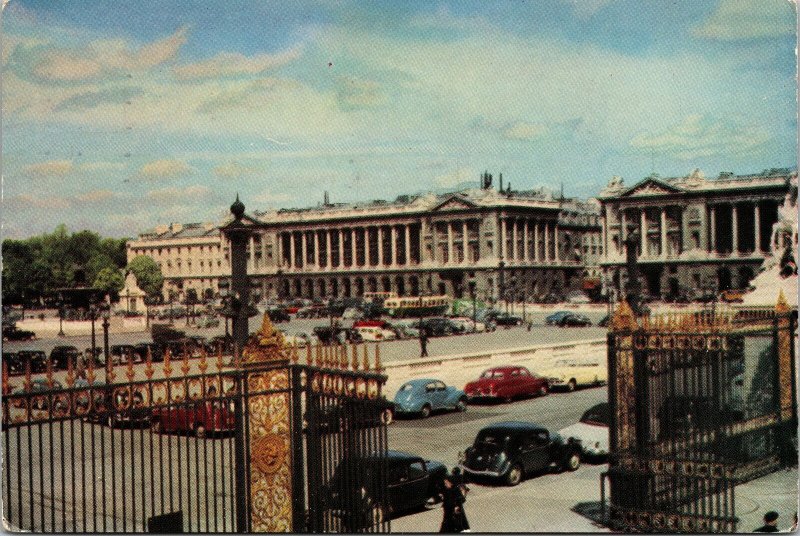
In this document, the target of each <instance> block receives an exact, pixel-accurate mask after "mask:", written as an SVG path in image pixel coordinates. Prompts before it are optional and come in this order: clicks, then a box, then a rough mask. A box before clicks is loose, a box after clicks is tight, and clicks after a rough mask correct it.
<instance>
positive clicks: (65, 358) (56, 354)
mask: <svg viewBox="0 0 800 536" xmlns="http://www.w3.org/2000/svg"><path fill="white" fill-rule="evenodd" d="M79 355H80V352H79V351H78V349H77V348H76V347H74V346H56V347H55V348H53V349H52V350H50V361H51V362H52V363H53V369H54V370H66V369H67V367H68V362H69V361H72V365H73V366H75V365H76V364H77V363H78V356H79Z"/></svg>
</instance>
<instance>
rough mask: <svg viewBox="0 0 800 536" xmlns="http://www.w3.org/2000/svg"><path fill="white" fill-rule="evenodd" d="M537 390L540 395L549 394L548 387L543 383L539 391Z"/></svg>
mask: <svg viewBox="0 0 800 536" xmlns="http://www.w3.org/2000/svg"><path fill="white" fill-rule="evenodd" d="M537 392H538V394H539V396H545V395H547V387H545V386H544V385H542V386H541V387H539V391H537Z"/></svg>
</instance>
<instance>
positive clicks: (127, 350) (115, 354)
mask: <svg viewBox="0 0 800 536" xmlns="http://www.w3.org/2000/svg"><path fill="white" fill-rule="evenodd" d="M110 353H111V362H112V363H113V364H115V365H120V364H125V363H127V362H128V358H129V357H130V358H131V359H133V361H134V362H136V361H138V360H139V355H138V354H137V353H136V347H135V346H133V345H132V344H112V345H111V350H110Z"/></svg>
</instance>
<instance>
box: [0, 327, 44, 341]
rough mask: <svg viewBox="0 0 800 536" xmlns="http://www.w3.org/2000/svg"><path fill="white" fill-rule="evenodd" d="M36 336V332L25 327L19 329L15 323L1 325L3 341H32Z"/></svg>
mask: <svg viewBox="0 0 800 536" xmlns="http://www.w3.org/2000/svg"><path fill="white" fill-rule="evenodd" d="M35 338H36V333H34V332H33V331H28V330H26V329H19V328H18V327H17V326H16V325H14V324H12V325H10V326H8V325H6V326H3V340H4V341H32V340H33V339H35Z"/></svg>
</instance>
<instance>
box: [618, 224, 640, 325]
mask: <svg viewBox="0 0 800 536" xmlns="http://www.w3.org/2000/svg"><path fill="white" fill-rule="evenodd" d="M622 243H623V244H625V258H626V264H627V268H628V282H627V284H626V285H625V299H626V301H627V302H628V305H630V306H631V310H633V314H634V315H636V316H639V315H641V313H642V310H641V299H642V285H641V283H640V282H639V264H638V262H637V255H636V248H637V247H638V246H639V234H638V233H637V232H635V231H632V232H628V236H627V237H625V240H623V241H622Z"/></svg>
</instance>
